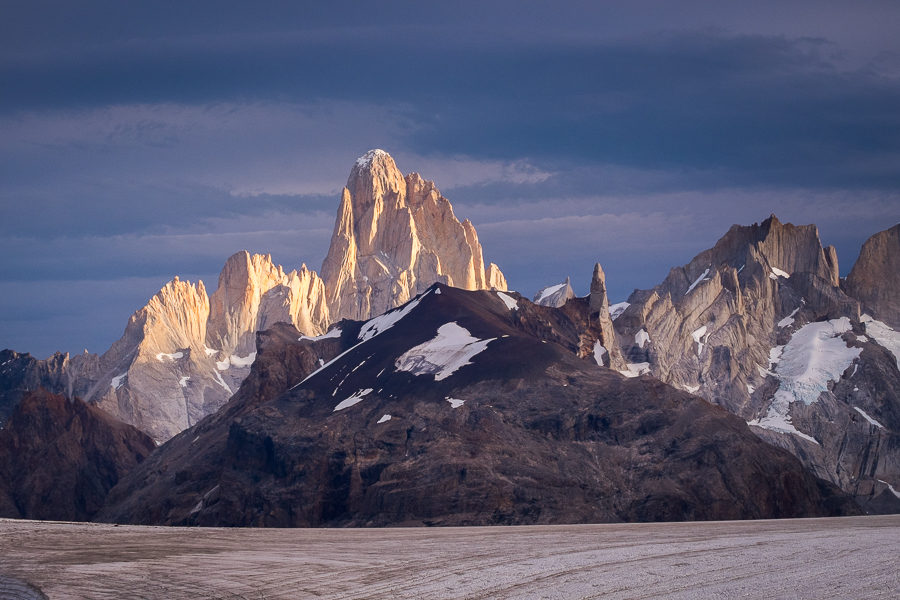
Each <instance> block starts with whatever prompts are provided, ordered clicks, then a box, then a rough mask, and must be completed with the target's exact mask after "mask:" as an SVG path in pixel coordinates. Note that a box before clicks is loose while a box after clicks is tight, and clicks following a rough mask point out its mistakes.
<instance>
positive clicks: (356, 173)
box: [321, 150, 506, 320]
mask: <svg viewBox="0 0 900 600" xmlns="http://www.w3.org/2000/svg"><path fill="white" fill-rule="evenodd" d="M321 273H322V278H323V279H324V280H325V286H326V289H327V294H328V307H329V311H330V314H331V317H332V319H333V320H339V319H343V318H350V319H366V318H369V317H372V316H375V315H379V314H381V313H383V312H385V311H387V310H389V309H391V308H394V307H395V306H399V305H400V304H403V303H404V302H406V301H408V300H409V299H410V298H412V297H413V296H414V295H416V294H417V293H419V292H421V291H422V290H424V289H426V288H427V287H428V286H430V285H431V284H432V283H435V282H440V283H445V284H447V285H452V286H455V287H459V288H463V289H467V290H479V289H490V288H496V289H500V290H505V289H506V280H505V278H504V277H503V274H502V273H501V272H500V270H499V269H498V268H497V267H496V265H493V264H490V265H487V266H486V265H485V264H484V258H483V256H482V248H481V244H480V243H479V242H478V235H477V233H476V232H475V228H474V227H473V226H472V224H471V223H470V222H469V221H468V220H466V221H463V222H460V221H459V220H458V219H457V218H456V215H454V214H453V207H452V206H451V205H450V202H449V201H448V200H447V199H446V198H445V197H443V196H442V195H441V193H440V192H439V191H438V190H437V188H436V187H435V185H434V183H433V182H431V181H425V180H424V179H422V177H420V176H419V175H418V174H417V173H411V174H409V175H407V176H406V177H403V175H402V174H401V173H400V171H399V170H398V169H397V166H396V164H395V163H394V160H393V158H391V156H390V155H389V154H388V153H386V152H384V151H383V150H371V151H369V152H368V153H366V154H365V155H364V156H362V157H360V158H359V159H358V160H357V161H356V164H355V165H354V167H353V170H352V171H351V173H350V178H349V179H348V180H347V186H346V187H345V188H344V190H343V192H342V195H341V202H340V206H339V207H338V212H337V219H336V222H335V226H334V234H333V235H332V240H331V246H330V248H329V250H328V255H327V256H326V258H325V261H324V262H323V263H322V270H321Z"/></svg>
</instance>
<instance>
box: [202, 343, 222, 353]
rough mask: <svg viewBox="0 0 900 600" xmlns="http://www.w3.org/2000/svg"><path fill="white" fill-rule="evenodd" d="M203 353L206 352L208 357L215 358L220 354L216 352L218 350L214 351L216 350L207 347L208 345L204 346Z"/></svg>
mask: <svg viewBox="0 0 900 600" xmlns="http://www.w3.org/2000/svg"><path fill="white" fill-rule="evenodd" d="M203 351H204V352H206V355H207V356H215V355H216V354H218V353H219V351H218V350H216V349H214V348H210V347H209V346H207V345H206V344H204V345H203Z"/></svg>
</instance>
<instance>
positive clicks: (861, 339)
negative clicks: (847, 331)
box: [856, 335, 869, 343]
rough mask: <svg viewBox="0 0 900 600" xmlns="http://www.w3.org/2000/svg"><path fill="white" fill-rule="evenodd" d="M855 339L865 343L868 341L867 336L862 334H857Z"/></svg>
mask: <svg viewBox="0 0 900 600" xmlns="http://www.w3.org/2000/svg"><path fill="white" fill-rule="evenodd" d="M856 341H857V342H863V343H866V342H868V341H869V338H867V337H866V336H864V335H858V336H856Z"/></svg>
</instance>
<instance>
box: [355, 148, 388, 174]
mask: <svg viewBox="0 0 900 600" xmlns="http://www.w3.org/2000/svg"><path fill="white" fill-rule="evenodd" d="M383 156H388V153H387V152H385V151H384V150H382V149H381V148H375V149H373V150H369V151H368V152H366V153H365V154H363V155H362V156H360V157H359V158H357V159H356V166H357V167H359V168H361V169H363V168H365V167H368V166H370V165H371V164H372V161H373V160H375V158H376V157H377V158H381V157H383Z"/></svg>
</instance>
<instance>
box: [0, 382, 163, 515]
mask: <svg viewBox="0 0 900 600" xmlns="http://www.w3.org/2000/svg"><path fill="white" fill-rule="evenodd" d="M155 448H156V445H155V444H154V442H153V440H152V439H150V437H148V436H147V435H145V434H144V433H142V432H140V431H138V430H137V429H135V428H134V427H131V426H130V425H126V424H125V423H122V422H120V421H117V420H116V419H114V418H112V417H111V416H109V415H108V414H106V413H105V412H104V411H102V410H100V409H98V408H96V407H93V406H90V405H88V404H85V403H84V402H82V401H80V400H78V399H75V400H68V399H66V398H65V397H64V396H61V395H56V394H50V393H48V392H46V391H44V390H39V391H37V392H29V393H28V394H26V395H25V397H24V398H23V399H22V401H21V402H20V403H19V404H18V405H17V406H16V409H15V412H14V413H13V414H12V416H11V418H10V420H9V424H8V426H7V427H5V428H3V429H2V430H0V517H11V518H18V519H23V518H24V519H53V520H67V521H86V520H89V519H90V518H91V517H93V516H94V514H95V513H96V512H97V511H98V510H99V509H100V507H101V506H102V505H103V502H104V500H105V498H106V494H107V493H108V492H109V490H110V488H112V487H113V485H115V484H116V483H117V482H118V481H119V479H120V478H121V477H123V476H124V475H125V473H127V472H128V471H130V470H132V469H133V468H134V466H135V465H136V464H138V463H139V462H141V461H142V460H143V459H144V458H145V457H147V456H148V455H149V454H150V453H151V452H152V451H153V450H154V449H155Z"/></svg>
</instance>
